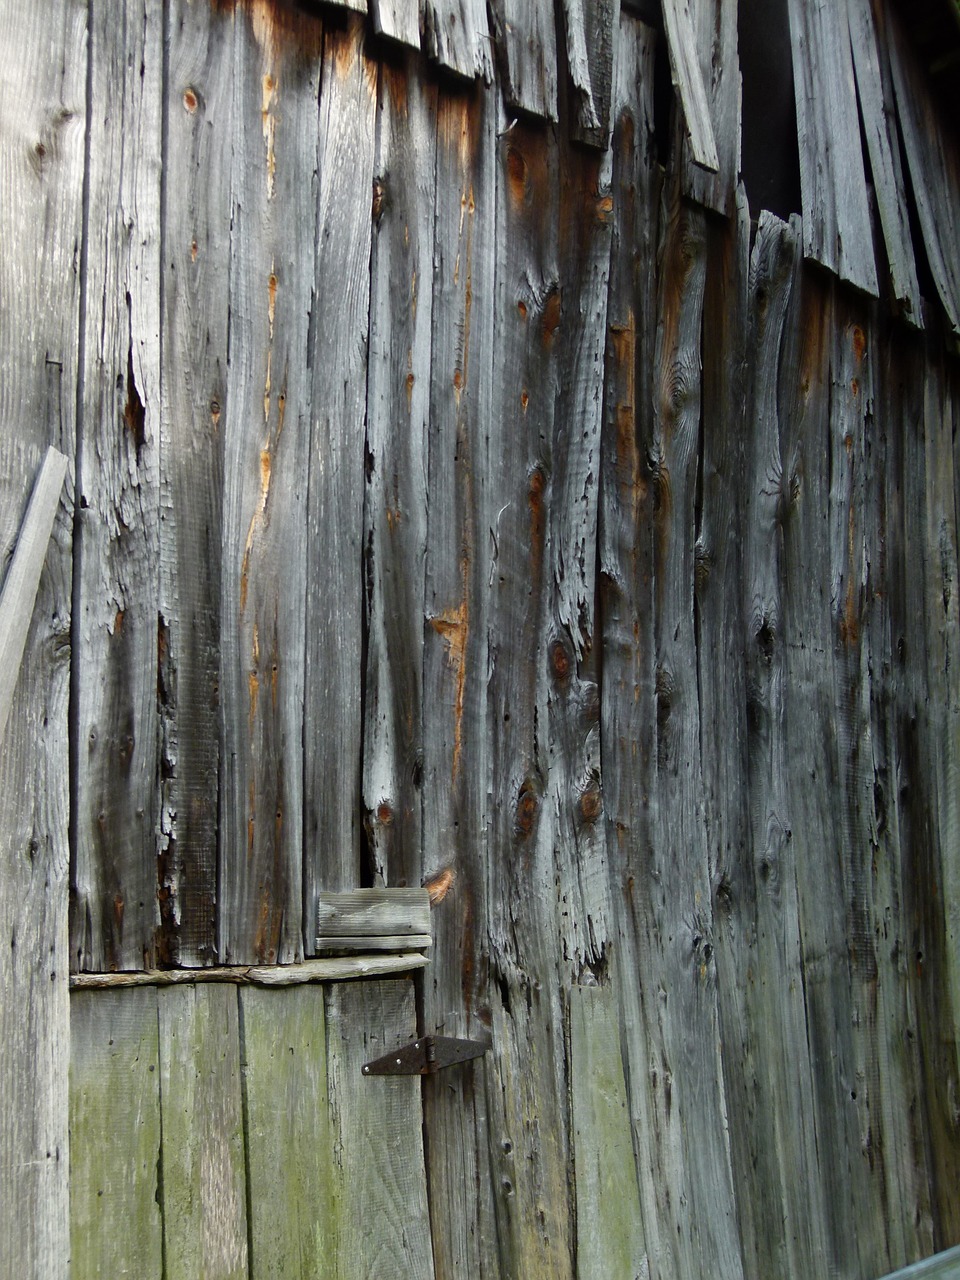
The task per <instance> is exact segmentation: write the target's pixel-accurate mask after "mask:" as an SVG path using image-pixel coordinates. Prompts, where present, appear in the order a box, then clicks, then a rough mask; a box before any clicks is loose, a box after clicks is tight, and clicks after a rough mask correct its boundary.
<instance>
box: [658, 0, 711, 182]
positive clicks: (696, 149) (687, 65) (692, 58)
mask: <svg viewBox="0 0 960 1280" xmlns="http://www.w3.org/2000/svg"><path fill="white" fill-rule="evenodd" d="M690 6H691V0H664V4H663V25H664V28H665V30H666V34H667V48H668V49H669V51H670V73H671V75H672V77H673V85H674V88H675V89H676V91H677V93H678V95H679V97H680V103H681V106H682V108H683V119H684V126H685V130H686V135H687V140H688V142H689V145H690V156H691V159H692V160H693V163H694V164H696V165H699V166H700V168H701V169H706V170H707V171H708V172H709V173H716V172H717V171H718V170H719V168H720V159H719V157H718V155H717V140H716V137H715V136H714V131H713V121H712V120H711V116H710V100H709V97H708V94H707V89H706V85H705V84H704V79H703V73H702V71H701V69H700V59H701V56H702V55H701V52H700V42H699V41H698V39H697V36H698V34H699V32H698V30H697V29H696V28H695V27H694V22H693V15H692V14H691V12H690Z"/></svg>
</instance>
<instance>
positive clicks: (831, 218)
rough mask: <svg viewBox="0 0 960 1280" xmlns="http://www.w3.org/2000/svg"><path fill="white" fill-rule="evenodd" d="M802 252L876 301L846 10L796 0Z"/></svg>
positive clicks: (794, 25) (793, 7) (793, 19)
mask: <svg viewBox="0 0 960 1280" xmlns="http://www.w3.org/2000/svg"><path fill="white" fill-rule="evenodd" d="M790 38H791V44H792V48H793V80H794V93H795V96H796V103H797V130H798V135H799V143H800V195H801V200H802V203H803V250H804V253H805V254H806V256H807V257H808V258H813V259H814V261H815V262H819V263H822V265H823V266H825V267H827V268H829V270H831V271H833V272H834V273H835V274H836V275H838V276H839V277H840V279H841V280H847V281H849V282H850V283H851V284H852V285H855V286H856V287H857V288H858V289H862V290H863V291H864V292H865V293H869V294H872V295H873V296H874V297H876V296H877V268H876V263H875V261H874V256H873V241H872V237H871V236H870V234H869V231H868V228H869V226H870V209H869V205H868V203H867V184H866V177H865V175H864V169H863V153H862V151H861V147H860V117H859V115H858V112H857V92H856V86H855V83H854V78H853V58H852V54H851V52H850V28H849V24H848V21H847V13H846V6H845V5H838V4H823V5H809V4H806V3H804V0H790Z"/></svg>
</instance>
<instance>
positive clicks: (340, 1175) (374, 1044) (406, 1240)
mask: <svg viewBox="0 0 960 1280" xmlns="http://www.w3.org/2000/svg"><path fill="white" fill-rule="evenodd" d="M326 1025H327V1078H328V1080H329V1086H330V1094H329V1108H330V1111H329V1114H330V1125H331V1134H330V1140H331V1142H332V1150H333V1152H335V1153H336V1165H335V1166H334V1168H333V1173H334V1176H335V1178H336V1191H335V1206H336V1208H335V1231H336V1236H335V1244H334V1249H335V1253H334V1255H333V1257H328V1258H327V1268H328V1269H327V1271H326V1272H325V1273H324V1274H326V1275H330V1276H335V1277H336V1278H337V1280H374V1277H382V1276H403V1277H404V1280H433V1274H434V1272H433V1249H432V1245H431V1240H430V1217H429V1213H428V1209H427V1185H426V1175H425V1172H424V1162H423V1113H422V1107H421V1101H420V1077H419V1076H376V1077H374V1076H369V1077H368V1076H364V1075H363V1072H362V1067H363V1064H364V1063H365V1062H369V1061H370V1060H371V1059H373V1058H379V1057H381V1056H382V1055H383V1054H384V1053H388V1052H389V1051H390V1050H391V1049H394V1048H397V1047H398V1046H399V1045H401V1044H405V1043H407V1042H408V1041H410V1040H412V1039H414V1037H415V1036H416V1016H415V1009H414V993H413V983H412V982H411V981H410V980H409V979H405V980H399V981H385V982H351V983H345V984H342V985H338V986H334V987H329V988H328V989H327V997H326ZM452 1070H454V1071H457V1070H460V1068H453V1069H452ZM284 1274H286V1273H284Z"/></svg>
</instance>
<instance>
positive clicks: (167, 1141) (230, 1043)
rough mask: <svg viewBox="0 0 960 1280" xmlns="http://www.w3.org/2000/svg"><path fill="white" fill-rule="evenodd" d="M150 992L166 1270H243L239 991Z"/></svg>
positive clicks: (202, 1273) (187, 1273)
mask: <svg viewBox="0 0 960 1280" xmlns="http://www.w3.org/2000/svg"><path fill="white" fill-rule="evenodd" d="M93 998H94V999H96V998H100V999H102V998H103V997H102V996H100V997H93ZM74 999H76V997H74ZM124 999H130V996H129V995H126V996H124ZM156 1000H157V1005H158V1014H159V1019H158V1025H159V1038H160V1044H159V1049H160V1097H161V1103H162V1120H163V1124H162V1141H161V1168H162V1170H163V1190H162V1198H163V1262H164V1276H165V1277H166V1278H167V1280H203V1278H204V1277H206V1276H222V1277H223V1278H224V1280H246V1276H247V1197H246V1178H245V1171H244V1136H243V1107H242V1102H241V1096H240V1029H239V1019H238V1012H237V993H236V991H235V989H234V988H233V987H232V986H228V985H220V986H215V987H214V986H200V987H196V986H191V987H187V988H185V989H184V990H165V991H159V992H157V996H156Z"/></svg>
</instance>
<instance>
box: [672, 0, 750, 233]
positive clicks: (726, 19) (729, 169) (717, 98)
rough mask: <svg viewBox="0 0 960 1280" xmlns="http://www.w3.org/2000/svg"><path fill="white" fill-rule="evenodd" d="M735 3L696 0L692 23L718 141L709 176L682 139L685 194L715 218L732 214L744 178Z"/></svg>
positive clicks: (692, 10) (689, 145) (693, 1)
mask: <svg viewBox="0 0 960 1280" xmlns="http://www.w3.org/2000/svg"><path fill="white" fill-rule="evenodd" d="M738 7H739V6H738V4H737V0H692V3H691V15H690V16H691V20H692V24H693V30H694V34H695V36H696V41H697V54H698V57H699V62H700V74H701V76H702V78H703V85H704V90H705V92H706V95H707V105H708V108H709V112H710V121H711V124H712V127H713V137H714V142H715V143H716V147H717V172H716V173H715V174H713V173H710V172H709V171H708V170H706V169H704V168H703V167H702V166H701V165H698V164H697V163H696V161H695V159H694V158H693V156H692V155H691V144H690V140H689V138H687V137H684V140H683V151H682V163H683V191H684V195H686V196H688V197H689V198H690V199H691V200H696V201H697V203H698V204H702V205H704V206H705V207H706V208H707V209H713V210H714V211H715V212H716V213H725V214H733V212H734V206H735V203H736V193H737V181H738V178H739V174H740V105H741V104H740V98H741V94H740V59H739V54H738V48H737V20H738V19H737V14H738Z"/></svg>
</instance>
